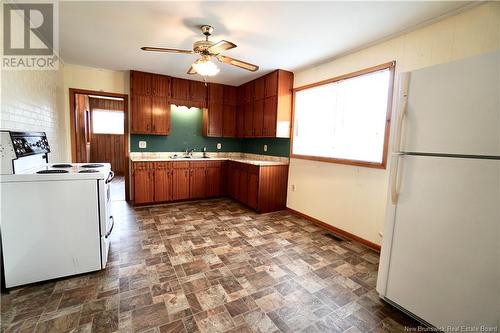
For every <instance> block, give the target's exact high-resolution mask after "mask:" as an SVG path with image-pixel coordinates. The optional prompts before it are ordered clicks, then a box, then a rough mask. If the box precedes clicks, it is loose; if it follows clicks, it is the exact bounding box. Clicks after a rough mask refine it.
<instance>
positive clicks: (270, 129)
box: [262, 96, 278, 137]
mask: <svg viewBox="0 0 500 333" xmlns="http://www.w3.org/2000/svg"><path fill="white" fill-rule="evenodd" d="M277 112H278V111H277V98H276V96H274V97H268V98H266V99H265V100H264V122H263V131H262V134H263V136H267V137H274V136H276V121H277V119H276V117H277Z"/></svg>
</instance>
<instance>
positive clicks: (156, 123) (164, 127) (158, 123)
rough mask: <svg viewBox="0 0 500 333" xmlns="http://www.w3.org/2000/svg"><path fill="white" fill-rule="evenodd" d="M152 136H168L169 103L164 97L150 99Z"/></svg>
mask: <svg viewBox="0 0 500 333" xmlns="http://www.w3.org/2000/svg"><path fill="white" fill-rule="evenodd" d="M151 132H152V134H163V135H169V134H170V102H169V101H168V100H167V99H166V98H165V97H152V98H151Z"/></svg>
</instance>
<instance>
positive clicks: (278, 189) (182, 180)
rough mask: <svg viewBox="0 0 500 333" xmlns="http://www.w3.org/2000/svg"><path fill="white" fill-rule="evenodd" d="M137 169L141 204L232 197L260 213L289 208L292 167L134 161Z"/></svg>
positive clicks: (137, 197) (136, 192) (136, 195)
mask: <svg viewBox="0 0 500 333" xmlns="http://www.w3.org/2000/svg"><path fill="white" fill-rule="evenodd" d="M133 170H134V203H135V204H137V205H140V204H151V203H159V202H168V201H178V200H188V199H203V198H214V197H220V196H224V195H228V196H229V197H231V198H233V199H235V200H238V201H239V202H241V203H243V204H245V205H247V206H248V207H250V208H252V209H254V210H256V211H258V212H260V213H268V212H272V211H277V210H282V209H285V208H286V190H287V179H288V165H264V166H262V165H261V166H258V165H252V164H248V163H241V162H235V161H192V162H186V161H175V162H134V163H133Z"/></svg>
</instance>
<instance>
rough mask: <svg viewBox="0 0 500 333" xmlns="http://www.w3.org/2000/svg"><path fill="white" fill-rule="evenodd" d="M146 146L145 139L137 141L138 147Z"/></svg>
mask: <svg viewBox="0 0 500 333" xmlns="http://www.w3.org/2000/svg"><path fill="white" fill-rule="evenodd" d="M146 146H147V143H146V141H139V148H142V149H144V148H146Z"/></svg>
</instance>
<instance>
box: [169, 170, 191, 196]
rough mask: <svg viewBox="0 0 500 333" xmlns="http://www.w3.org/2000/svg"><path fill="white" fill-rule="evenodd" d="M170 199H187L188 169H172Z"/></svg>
mask: <svg viewBox="0 0 500 333" xmlns="http://www.w3.org/2000/svg"><path fill="white" fill-rule="evenodd" d="M174 163H178V162H174ZM172 199H173V200H186V199H189V168H182V169H177V168H174V169H172Z"/></svg>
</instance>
